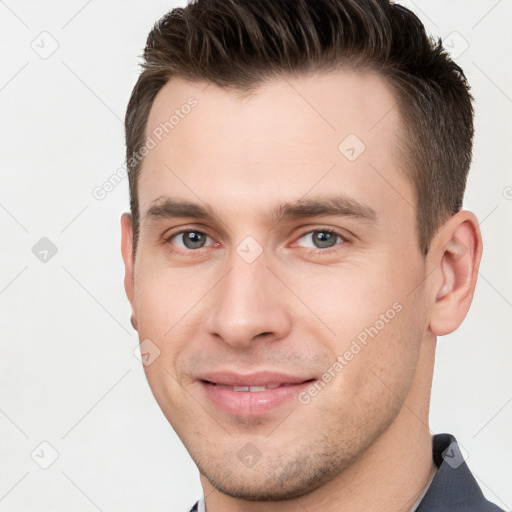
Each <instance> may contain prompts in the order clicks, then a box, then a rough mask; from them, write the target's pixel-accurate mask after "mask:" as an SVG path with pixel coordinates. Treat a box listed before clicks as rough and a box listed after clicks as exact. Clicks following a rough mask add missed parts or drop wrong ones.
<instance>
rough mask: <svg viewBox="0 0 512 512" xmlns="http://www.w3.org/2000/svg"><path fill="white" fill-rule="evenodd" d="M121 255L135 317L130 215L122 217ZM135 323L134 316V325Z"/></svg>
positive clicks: (125, 285)
mask: <svg viewBox="0 0 512 512" xmlns="http://www.w3.org/2000/svg"><path fill="white" fill-rule="evenodd" d="M121 254H122V256H123V261H124V289H125V291H126V296H127V297H128V300H129V301H130V304H131V306H132V315H133V298H134V286H135V285H134V275H135V274H134V267H135V254H134V253H133V224H132V216H131V215H130V214H129V213H123V215H122V216H121ZM133 323H134V322H133V316H132V325H133Z"/></svg>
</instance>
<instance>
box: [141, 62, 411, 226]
mask: <svg viewBox="0 0 512 512" xmlns="http://www.w3.org/2000/svg"><path fill="white" fill-rule="evenodd" d="M401 129H402V125H401V118H400V114H399V110H398V106H397V101H396V98H395V97H394V95H393V93H392V91H391V89H390V87H389V86H388V85H387V84H386V82H385V81H384V79H383V78H381V77H379V76H378V75H376V74H374V73H364V74H363V73H359V72H353V71H343V70H339V71H334V72H330V73H326V74H323V75H319V74H316V75H311V76H304V77H278V78H275V79H273V80H270V81H268V82H266V83H264V84H262V85H261V86H258V87H257V88H256V89H255V90H254V91H253V92H251V93H250V94H246V95H241V94H240V93H239V92H237V91H235V90H230V89H227V88H220V87H217V86H215V85H213V84H206V83H198V82H188V81H185V80H182V79H178V78H174V79H171V80H170V81H169V82H168V83H167V84H166V85H165V86H164V87H163V88H162V90H161V91H160V92H159V93H158V95H157V96H156V98H155V101H154V103H153V106H152V108H151V111H150V115H149V118H148V123H147V127H146V137H147V138H148V139H147V140H148V141H149V140H151V141H152V142H151V143H150V144H151V146H153V147H152V149H151V150H150V151H149V153H148V154H147V156H146V157H145V159H144V162H143V165H142V174H141V177H140V181H139V201H140V208H141V217H143V214H144V211H147V210H148V209H149V208H150V207H151V205H152V203H153V202H154V201H155V200H157V199H158V198H159V197H161V196H162V194H163V193H168V194H169V195H172V196H179V197H182V198H184V199H189V200H195V201H197V200H200V201H203V202H206V203H208V204H209V205H212V206H213V207H214V208H216V207H219V208H225V209H226V211H227V209H228V207H229V206H230V205H232V206H233V208H235V206H236V207H237V208H238V210H240V209H244V208H245V209H247V210H251V211H252V212H253V213H254V212H256V210H257V209H258V208H261V210H264V209H266V208H267V206H268V204H269V203H273V204H276V203H279V202H281V201H293V200H297V199H298V198H300V197H302V196H304V195H305V194H308V193H310V192H312V191H314V193H315V195H318V194H321V193H322V192H327V191H329V192H332V191H333V190H334V191H337V192H340V193H343V194H344V195H346V196H349V197H352V198H354V199H355V200H358V201H362V202H366V203H368V202H372V201H374V202H376V204H377V205H379V204H380V203H385V202H386V201H389V200H392V201H393V202H394V204H395V205H397V206H402V207H407V208H409V209H410V208H411V204H413V202H414V199H413V194H412V187H411V184H410V183H409V180H408V179H407V177H406V175H405V173H404V172H403V170H402V169H401V166H402V159H401V158H400V148H399V142H398V141H399V138H398V137H397V135H398V134H399V133H400V132H401ZM399 196H400V197H402V201H404V200H405V203H409V204H408V205H406V204H402V205H398V204H397V199H399ZM409 213H411V212H409Z"/></svg>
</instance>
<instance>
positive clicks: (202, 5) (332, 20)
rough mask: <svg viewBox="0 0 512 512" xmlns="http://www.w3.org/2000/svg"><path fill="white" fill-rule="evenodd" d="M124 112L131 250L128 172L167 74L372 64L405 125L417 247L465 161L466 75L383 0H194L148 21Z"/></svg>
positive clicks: (245, 86)
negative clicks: (136, 74)
mask: <svg viewBox="0 0 512 512" xmlns="http://www.w3.org/2000/svg"><path fill="white" fill-rule="evenodd" d="M143 57H144V61H143V63H142V68H143V71H142V73H141V75H140V76H139V79H138V81H137V83H136V85H135V87H134V89H133V92H132V95H131V97H130V101H129V104H128V108H127V111H126V118H125V129H126V157H127V167H128V176H129V185H130V208H131V212H132V218H133V225H134V252H135V251H136V247H137V240H138V233H139V203H138V196H137V182H138V178H139V175H140V172H141V166H142V159H141V158H133V156H134V155H140V149H141V147H142V146H143V145H144V142H145V132H146V125H147V120H148V116H149V112H150V109H151V106H152V104H153V100H154V98H155V96H156V95H157V93H158V92H159V91H160V89H161V88H162V87H163V86H164V85H165V84H166V83H167V81H168V80H169V79H170V78H171V77H180V78H184V79H189V80H192V81H206V82H210V83H213V84H215V85H218V86H221V87H225V88H232V89H235V90H239V91H249V90H251V89H253V88H255V87H257V86H258V84H261V83H263V82H265V81H266V80H268V79H269V78H272V77H276V76H279V75H285V74H291V75H300V74H311V73H315V72H325V71H330V70H335V69H340V68H350V69H356V70H357V69H361V70H372V71H376V72H378V73H380V74H381V75H382V76H383V77H384V78H385V79H386V80H387V83H388V84H389V85H390V86H391V87H392V89H393V90H394V92H395V96H396V98H397V102H398V107H399V109H400V113H401V115H402V119H403V122H404V125H405V127H406V128H407V130H406V136H405V146H406V149H405V154H406V166H407V168H408V173H409V175H410V177H411V180H412V183H413V186H414V189H415V193H416V200H417V204H416V210H417V231H418V241H419V245H420V248H421V250H422V251H423V253H424V254H426V253H427V252H428V249H429V245H430V241H431V239H432V237H433V236H434V235H435V233H436V231H437V229H438V228H439V226H441V224H442V223H443V222H444V221H445V220H446V219H447V218H448V217H449V216H450V215H452V214H454V213H456V212H457V211H458V210H459V208H460V207H461V206H462V199H463V196H464V190H465V187H466V178H467V174H468V171H469V166H470V163H471V151H472V142H473V107H472V97H471V94H470V92H469V85H468V83H467V81H466V79H465V76H464V74H463V72H462V70H461V69H460V67H459V66H458V65H457V64H455V63H454V62H453V61H452V60H451V59H450V57H449V56H448V54H447V53H446V51H445V50H444V49H443V47H442V44H441V41H440V40H439V41H437V42H436V41H434V40H433V39H431V38H430V37H428V36H427V34H426V32H425V28H424V26H423V24H422V23H421V21H420V20H419V19H418V18H417V17H416V16H415V15H414V14H413V13H412V12H411V11H409V10H408V9H406V8H405V7H403V6H401V5H398V4H394V3H392V2H390V1H389V0H315V1H310V0H196V1H194V2H192V3H190V4H188V5H187V6H186V7H185V8H176V9H173V10H172V11H170V12H169V13H168V14H166V15H165V16H164V17H163V18H162V19H161V20H160V21H158V22H157V23H156V24H155V26H154V28H153V30H152V31H151V32H150V34H149V36H148V39H147V44H146V48H145V50H144V56H143Z"/></svg>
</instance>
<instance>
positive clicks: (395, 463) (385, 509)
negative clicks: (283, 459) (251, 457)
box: [201, 337, 435, 512]
mask: <svg viewBox="0 0 512 512" xmlns="http://www.w3.org/2000/svg"><path fill="white" fill-rule="evenodd" d="M434 349H435V338H433V337H432V338H431V339H426V340H424V343H423V344H422V348H421V353H420V359H419V361H420V362H419V364H418V368H417V371H416V375H415V377H414V380H413V383H412V386H411V389H410V391H409V394H408V396H407V399H406V400H405V402H404V404H403V407H402V408H401V410H400V412H399V414H398V415H397V417H396V418H395V420H394V421H393V422H392V423H391V425H390V426H389V427H388V428H387V430H386V431H385V432H383V433H382V434H381V435H380V437H379V438H378V439H377V440H376V441H375V443H374V444H373V445H372V446H370V448H368V449H367V450H366V452H365V453H364V454H362V455H361V456H360V457H359V458H358V459H357V460H356V461H355V462H354V463H353V464H352V465H351V466H350V467H349V468H347V469H346V470H345V471H343V472H342V473H340V474H339V475H337V476H336V477H335V478H333V479H332V480H331V481H329V482H328V483H326V484H325V485H323V486H322V487H320V488H318V489H316V490H315V491H313V492H311V493H310V494H307V495H305V496H302V497H301V498H298V499H296V500H287V501H281V502H249V501H243V500H240V499H235V498H232V497H230V496H226V495H224V494H222V493H220V492H219V491H217V490H216V489H215V488H214V487H213V486H212V485H211V484H210V482H209V481H208V480H207V479H206V478H205V477H204V476H203V475H201V484H202V487H203V493H204V496H205V497H206V498H205V501H206V512H242V511H244V512H267V511H272V512H296V511H297V510H307V511H308V512H320V511H322V512H330V511H336V512H362V511H367V510H368V509H375V508H376V504H378V508H379V511H380V512H396V511H397V510H400V511H403V512H408V511H409V510H410V509H411V507H412V506H413V505H414V504H415V503H416V501H417V499H418V497H419V496H420V495H421V494H422V492H423V490H424V488H425V486H426V485H427V483H428V482H429V480H430V477H431V473H432V465H433V463H432V438H431V434H430V431H429V428H428V412H429V402H430V383H431V382H432V373H433V364H434ZM426 383H429V385H428V386H426ZM426 388H428V389H426Z"/></svg>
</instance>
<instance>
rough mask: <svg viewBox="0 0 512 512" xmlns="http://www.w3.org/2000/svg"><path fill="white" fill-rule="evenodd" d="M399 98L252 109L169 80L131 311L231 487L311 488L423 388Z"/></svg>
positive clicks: (247, 490)
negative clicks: (400, 144) (420, 384)
mask: <svg viewBox="0 0 512 512" xmlns="http://www.w3.org/2000/svg"><path fill="white" fill-rule="evenodd" d="M191 97H192V98H193V99H192V100H190V98H191ZM187 102H188V104H189V105H192V104H193V106H192V107H190V108H187V107H183V106H184V105H186V104H187ZM395 104H396V100H395V98H394V97H393V95H392V93H391V92H390V89H389V88H388V87H387V85H386V84H385V82H384V81H383V80H382V79H381V78H379V77H377V76H375V75H373V74H366V75H363V74H358V73H350V72H346V71H337V72H333V73H330V74H327V75H324V76H319V75H316V76H312V77H309V78H300V79H297V78H295V79H292V78H287V79H275V80H273V81H271V82H268V83H266V84H264V85H262V86H261V87H259V88H258V89H257V90H256V91H255V93H254V94H253V95H250V96H246V97H244V98H241V97H240V96H239V95H237V94H236V93H235V92H233V91H229V90H226V89H220V88H218V87H216V86H214V85H209V86H208V87H206V86H205V84H198V83H190V82H185V81H182V80H179V79H173V80H171V81H170V82H169V83H168V84H167V85H166V86H165V87H164V88H163V89H162V90H161V91H160V92H159V94H158V95H157V97H156V99H155V102H154V104H153V107H152V109H151V113H150V116H149V120H148V126H147V133H146V135H149V136H151V137H152V139H153V140H154V142H156V146H155V147H154V148H152V149H151V150H150V151H149V154H147V156H146V157H145V160H144V163H143V169H142V174H141V178H140V181H139V184H138V191H139V192H138V193H139V201H140V219H141V222H140V238H139V244H138V252H137V257H136V260H135V270H134V292H133V296H132V297H131V301H132V305H133V309H134V312H135V316H136V318H137V323H138V331H139V336H140V340H141V341H142V340H147V339H148V340H151V341H150V342H145V343H150V344H151V345H150V346H151V347H152V350H153V352H151V351H150V353H153V354H155V353H156V354H157V353H158V350H159V351H160V355H159V356H158V357H157V358H156V359H155V360H154V361H153V362H151V364H148V365H147V366H145V371H146V374H147V378H148V381H149V384H150V386H151V389H152V391H153V393H154V395H155V397H156V400H157V401H158V403H159V405H160V407H161V408H162V411H163V412H164V414H165V416H166V417H167V419H168V420H169V422H170V423H171V425H172V426H173V428H174V429H175V430H176V432H177V434H178V435H179V436H180V438H181V440H182V441H183V443H184V445H185V446H186V448H187V449H188V451H189V452H190V454H191V456H192V458H193V459H194V461H195V463H196V464H197V466H198V467H199V469H200V471H201V473H202V474H203V475H204V477H205V478H206V479H207V480H208V481H209V482H210V484H212V485H213V486H214V487H216V488H217V489H219V490H221V491H223V492H224V493H226V494H229V495H231V496H235V497H242V498H245V499H272V500H277V499H284V498H290V497H295V496H300V495H302V494H304V493H307V492H310V491H312V490H313V489H315V488H317V487H319V486H320V485H322V484H323V483H325V482H326V481H328V480H331V479H332V478H334V477H335V476H336V475H338V474H340V473H341V472H342V471H343V470H345V469H346V468H347V467H349V466H350V465H351V464H353V462H354V461H355V460H358V459H359V458H360V457H361V456H362V455H363V454H364V453H365V451H366V450H367V449H368V447H370V446H375V445H376V444H377V443H378V442H379V439H380V438H381V437H382V434H383V432H384V431H385V430H386V429H388V427H390V425H391V426H392V425H394V424H395V423H396V422H399V421H400V418H401V414H402V412H401V411H402V406H403V403H404V401H406V400H408V398H410V396H411V390H412V389H415V388H416V387H417V386H418V384H417V382H416V380H417V379H418V377H417V376H416V377H415V372H416V370H417V368H418V365H421V359H419V352H420V348H421V344H422V341H423V340H424V339H425V337H426V336H427V335H428V334H427V332H428V318H427V317H428V304H427V300H426V292H425V289H424V286H423V285H422V283H423V280H424V279H425V275H426V272H425V261H424V258H423V257H422V255H421V253H420V250H419V248H418V241H417V234H416V229H415V221H416V211H415V208H414V205H415V203H416V199H415V197H414V192H413V188H412V185H411V183H410V181H409V180H408V178H407V176H406V173H405V172H404V169H403V163H402V160H401V158H400V153H399V151H398V147H397V139H396V137H397V134H398V131H399V129H400V126H401V125H400V123H401V121H400V115H399V112H398V109H397V107H396V106H395ZM176 109H178V113H176ZM173 115H174V116H175V117H174V118H173V119H172V121H171V125H172V128H169V126H170V125H169V119H170V118H171V117H172V116H173ZM177 119H179V120H177ZM166 122H167V123H168V124H167V125H166V127H167V128H166V129H167V131H168V132H169V133H168V134H166V135H165V130H162V126H163V123H166ZM155 134H157V135H155ZM159 138H161V139H162V140H161V141H159V140H158V139H159ZM363 144H364V146H363ZM150 145H152V144H150ZM166 201H167V202H166ZM185 202H186V203H193V204H194V205H197V208H196V209H195V210H194V209H190V208H188V207H184V206H181V207H180V206H177V204H180V203H185ZM332 206H336V207H337V208H335V209H334V210H333V209H332V208H331V210H329V208H328V207H332ZM198 209H201V210H205V212H203V213H209V216H208V215H202V216H201V215H197V213H198V212H197V210H198ZM125 236H128V235H127V234H126V233H125ZM153 344H154V345H156V346H157V347H158V350H156V349H155V347H154V345H153ZM148 357H151V358H152V357H154V356H148ZM419 361H420V362H419ZM336 363H337V364H336ZM329 377H330V378H329ZM267 386H268V387H267ZM427 387H428V385H425V389H426V388H427ZM425 393H427V391H425ZM425 396H427V395H426V394H425Z"/></svg>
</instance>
